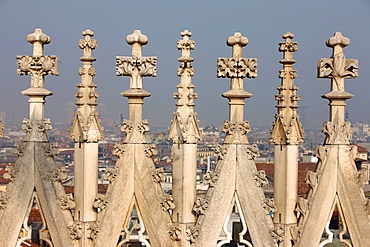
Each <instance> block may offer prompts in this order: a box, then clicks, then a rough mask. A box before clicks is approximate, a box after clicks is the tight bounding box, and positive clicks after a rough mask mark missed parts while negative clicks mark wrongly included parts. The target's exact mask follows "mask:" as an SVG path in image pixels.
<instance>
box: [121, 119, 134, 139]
mask: <svg viewBox="0 0 370 247" xmlns="http://www.w3.org/2000/svg"><path fill="white" fill-rule="evenodd" d="M133 129H134V126H133V123H132V121H130V120H127V119H125V120H123V122H122V126H121V131H122V132H124V133H126V134H127V135H128V134H130V133H131V132H132V130H133Z"/></svg>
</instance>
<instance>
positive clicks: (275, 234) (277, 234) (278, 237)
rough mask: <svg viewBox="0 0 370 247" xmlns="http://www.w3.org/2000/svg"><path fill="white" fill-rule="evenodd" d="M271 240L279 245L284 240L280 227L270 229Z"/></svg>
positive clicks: (282, 230)
mask: <svg viewBox="0 0 370 247" xmlns="http://www.w3.org/2000/svg"><path fill="white" fill-rule="evenodd" d="M271 234H272V238H273V240H274V242H275V243H281V242H282V241H283V240H284V235H285V233H284V229H283V228H281V227H278V226H277V227H274V229H272V233H271Z"/></svg>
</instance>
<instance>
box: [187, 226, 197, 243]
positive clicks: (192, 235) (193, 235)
mask: <svg viewBox="0 0 370 247" xmlns="http://www.w3.org/2000/svg"><path fill="white" fill-rule="evenodd" d="M198 236H199V230H198V229H197V228H196V227H194V226H189V227H187V228H186V240H187V241H189V242H190V244H193V243H196V239H197V237H198Z"/></svg>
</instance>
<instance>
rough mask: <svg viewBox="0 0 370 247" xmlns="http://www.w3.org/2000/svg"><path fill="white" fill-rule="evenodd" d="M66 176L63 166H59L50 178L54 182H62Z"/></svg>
mask: <svg viewBox="0 0 370 247" xmlns="http://www.w3.org/2000/svg"><path fill="white" fill-rule="evenodd" d="M67 178H68V174H67V169H66V167H65V166H60V167H58V168H57V170H56V171H55V172H54V173H53V177H52V180H53V181H54V182H58V181H59V182H63V181H64V180H66V179H67Z"/></svg>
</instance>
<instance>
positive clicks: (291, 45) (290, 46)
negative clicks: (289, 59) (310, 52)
mask: <svg viewBox="0 0 370 247" xmlns="http://www.w3.org/2000/svg"><path fill="white" fill-rule="evenodd" d="M293 37H294V36H293ZM279 45H280V46H279V51H281V52H296V51H298V44H297V42H281V43H280V44H279Z"/></svg>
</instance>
